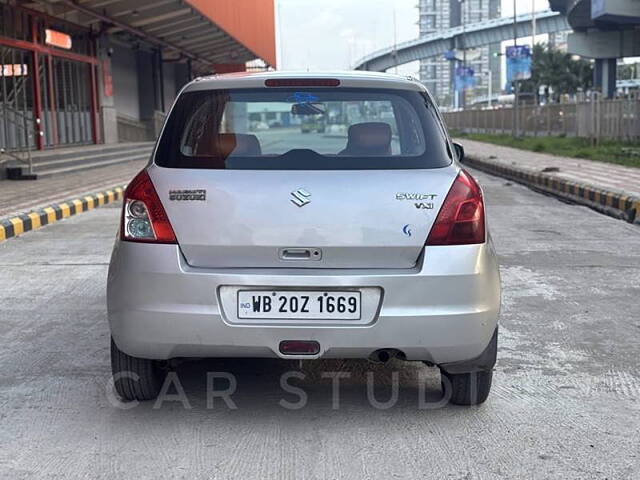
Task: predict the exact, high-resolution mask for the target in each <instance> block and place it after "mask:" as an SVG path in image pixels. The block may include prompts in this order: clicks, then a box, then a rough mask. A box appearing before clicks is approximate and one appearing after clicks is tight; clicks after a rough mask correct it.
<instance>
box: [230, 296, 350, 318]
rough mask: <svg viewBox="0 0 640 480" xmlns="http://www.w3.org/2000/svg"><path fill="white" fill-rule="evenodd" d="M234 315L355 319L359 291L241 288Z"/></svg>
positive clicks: (244, 316)
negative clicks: (236, 312) (236, 310)
mask: <svg viewBox="0 0 640 480" xmlns="http://www.w3.org/2000/svg"><path fill="white" fill-rule="evenodd" d="M238 318H270V319H296V320H297V319H311V320H313V319H318V320H319V319H328V320H359V319H360V292H336V291H326V292H323V291H291V290H241V291H239V292H238Z"/></svg>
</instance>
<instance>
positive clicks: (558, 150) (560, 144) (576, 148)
mask: <svg viewBox="0 0 640 480" xmlns="http://www.w3.org/2000/svg"><path fill="white" fill-rule="evenodd" d="M453 136H454V137H457V138H462V139H464V138H468V139H469V140H477V141H479V142H486V143H493V144H494V145H503V146H505V147H513V148H519V149H522V150H529V151H532V152H543V153H549V154H552V155H558V156H561V157H572V158H584V159H587V160H597V161H599V162H607V163H616V164H618V165H626V166H628V167H636V168H640V142H632V143H627V142H617V141H612V140H603V141H601V142H600V145H598V146H597V147H593V146H592V145H591V141H590V140H589V139H586V138H573V137H520V138H513V137H512V136H511V135H497V134H495V135H494V134H489V133H461V132H453Z"/></svg>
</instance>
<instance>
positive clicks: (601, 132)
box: [443, 94, 640, 143]
mask: <svg viewBox="0 0 640 480" xmlns="http://www.w3.org/2000/svg"><path fill="white" fill-rule="evenodd" d="M443 115H444V117H445V119H446V122H447V125H448V127H449V128H451V129H452V130H457V131H460V132H464V133H497V134H501V133H504V134H510V133H511V132H512V131H513V123H514V113H513V107H512V106H509V107H500V108H493V109H467V110H462V111H457V112H446V113H444V114H443ZM518 116H519V119H518V120H519V125H520V134H521V135H525V136H567V137H581V138H590V139H592V140H593V141H594V142H596V143H597V142H598V141H600V140H601V139H609V140H621V141H640V95H639V94H632V95H629V96H627V97H625V98H616V99H603V98H602V97H601V96H600V95H593V96H592V97H591V98H589V99H587V100H584V101H580V102H575V103H557V104H547V105H522V104H520V105H519V108H518Z"/></svg>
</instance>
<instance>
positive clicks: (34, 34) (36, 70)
mask: <svg viewBox="0 0 640 480" xmlns="http://www.w3.org/2000/svg"><path fill="white" fill-rule="evenodd" d="M31 40H32V41H33V43H38V31H37V25H36V19H35V17H33V16H31ZM31 58H32V60H33V73H32V74H33V111H34V112H33V113H34V115H35V134H36V138H35V142H36V148H37V149H38V150H44V137H43V135H42V131H43V130H42V127H43V125H42V120H43V119H42V102H41V99H42V96H41V91H40V54H39V53H38V52H37V51H33V53H32V54H31Z"/></svg>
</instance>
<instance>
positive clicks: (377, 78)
mask: <svg viewBox="0 0 640 480" xmlns="http://www.w3.org/2000/svg"><path fill="white" fill-rule="evenodd" d="M310 78H314V79H315V78H317V79H338V80H340V87H353V88H392V89H399V90H413V91H426V89H425V87H424V85H422V84H421V83H420V82H419V81H417V80H416V79H414V78H412V77H409V76H401V75H393V74H389V73H381V72H363V71H345V72H287V71H268V72H238V73H227V74H223V75H210V76H206V77H199V78H196V79H195V80H192V81H191V82H190V83H188V84H187V85H186V86H185V88H184V90H183V92H187V91H189V92H190V91H197V90H214V89H229V88H267V87H265V81H266V80H269V79H310ZM271 88H273V87H271ZM275 88H277V87H275ZM301 88H302V87H301ZM305 88H313V87H305ZM336 88H339V87H336Z"/></svg>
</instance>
